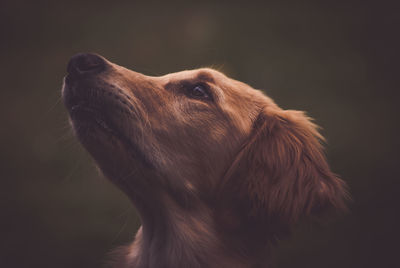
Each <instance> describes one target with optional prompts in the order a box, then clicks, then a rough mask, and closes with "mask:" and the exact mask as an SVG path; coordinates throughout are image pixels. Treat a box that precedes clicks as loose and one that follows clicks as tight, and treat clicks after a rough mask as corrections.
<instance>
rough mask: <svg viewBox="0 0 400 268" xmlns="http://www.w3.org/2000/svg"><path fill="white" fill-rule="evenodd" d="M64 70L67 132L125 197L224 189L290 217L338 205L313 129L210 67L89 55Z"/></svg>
mask: <svg viewBox="0 0 400 268" xmlns="http://www.w3.org/2000/svg"><path fill="white" fill-rule="evenodd" d="M68 73H69V74H68V76H67V77H66V79H65V85H64V88H63V98H64V102H65V105H66V107H67V109H68V111H69V114H70V117H71V121H72V125H73V128H74V130H75V132H76V134H77V136H78V137H79V139H80V141H81V142H82V144H83V145H84V146H85V147H86V149H87V150H88V151H89V152H90V153H91V155H92V156H93V157H94V158H95V160H96V161H97V163H98V164H99V166H100V168H101V169H102V171H103V172H104V173H105V174H106V176H108V177H109V178H110V179H112V180H113V181H114V182H115V183H116V184H117V185H119V187H121V188H122V189H123V190H124V191H126V192H127V193H128V195H140V194H143V195H144V193H143V191H144V192H146V194H149V191H150V190H149V189H153V190H154V189H157V191H158V192H164V193H170V194H171V195H174V196H180V195H182V196H184V197H185V196H186V195H191V194H192V195H197V196H210V195H213V194H215V193H217V192H218V193H221V189H222V188H224V187H225V185H229V187H227V188H229V189H234V190H233V191H235V193H234V195H237V196H238V198H239V199H241V200H242V199H243V200H246V202H248V203H249V204H250V205H249V206H250V207H251V208H254V210H257V211H258V210H260V207H262V208H261V210H263V211H265V210H268V211H273V212H274V213H275V212H276V210H277V209H281V210H282V213H284V214H296V216H293V217H296V218H297V217H298V215H297V214H301V213H302V212H303V211H304V210H307V211H311V210H313V208H314V207H316V206H323V205H325V203H327V202H329V203H330V204H334V203H335V202H339V201H336V200H339V199H337V198H336V197H335V195H336V194H339V191H342V192H343V189H342V188H343V185H342V183H341V181H339V179H337V178H336V177H334V176H333V175H332V174H331V173H330V171H329V168H328V166H327V164H326V162H325V159H324V156H323V154H322V152H321V146H320V144H319V142H318V139H319V138H321V137H320V136H319V134H318V132H317V131H316V130H315V126H314V125H313V124H312V123H310V121H309V120H308V119H307V118H306V117H305V116H304V115H303V114H301V113H298V112H295V111H283V110H281V109H280V108H279V107H277V106H276V105H275V104H274V102H273V101H272V100H271V99H269V98H268V97H267V96H265V95H263V94H262V93H261V92H259V91H257V90H254V89H253V88H251V87H250V86H248V85H246V84H244V83H241V82H238V81H235V80H233V79H230V78H228V77H226V76H225V75H223V74H222V73H220V72H218V71H215V70H212V69H198V70H192V71H183V72H178V73H172V74H168V75H165V76H161V77H150V76H145V75H143V74H140V73H136V72H134V71H131V70H128V69H126V68H123V67H121V66H118V65H116V64H113V63H111V62H109V61H107V60H105V59H104V58H102V57H99V56H97V55H92V54H80V55H77V56H75V57H73V58H72V59H71V61H70V63H69V66H68ZM281 183H284V184H286V186H280V184H281ZM282 187H283V188H282ZM285 187H286V188H285ZM302 187H305V188H306V189H304V193H303V192H302V191H303V190H302V189H301V188H302ZM217 188H221V189H219V190H217V191H216V189H217ZM339 188H340V189H339ZM138 189H140V190H138ZM283 191H285V192H283ZM139 192H141V193H139ZM305 192H307V193H305ZM222 195H223V193H222ZM289 195H293V197H290V196H289ZM292 199H293V200H292ZM295 199H299V200H300V201H299V200H295ZM284 202H289V203H291V204H289V205H288V204H283V203H284ZM316 202H317V203H318V204H316ZM294 203H296V204H295V205H294ZM298 203H299V204H298ZM322 203H324V204H322ZM274 204H277V206H275V205H274ZM334 205H335V204H334ZM289 207H290V208H289ZM286 216H287V217H289V218H290V217H292V215H286ZM286 216H285V217H286Z"/></svg>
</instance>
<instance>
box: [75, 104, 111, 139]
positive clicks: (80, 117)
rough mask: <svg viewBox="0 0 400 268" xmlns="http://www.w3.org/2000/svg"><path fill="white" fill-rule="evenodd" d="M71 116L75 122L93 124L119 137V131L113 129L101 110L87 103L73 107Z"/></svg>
mask: <svg viewBox="0 0 400 268" xmlns="http://www.w3.org/2000/svg"><path fill="white" fill-rule="evenodd" d="M69 110H70V115H71V119H72V120H74V121H85V122H86V123H87V122H89V123H90V122H93V123H95V124H96V125H97V126H99V127H100V128H101V129H103V130H105V131H107V132H109V133H111V134H113V135H115V136H119V135H118V133H117V131H116V130H115V129H114V127H112V125H111V123H110V120H108V118H107V117H106V116H105V115H104V113H102V112H101V109H99V108H95V107H92V106H89V105H88V104H87V103H84V102H80V103H78V104H73V105H72V106H71V108H70V109H69Z"/></svg>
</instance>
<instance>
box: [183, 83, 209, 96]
mask: <svg viewBox="0 0 400 268" xmlns="http://www.w3.org/2000/svg"><path fill="white" fill-rule="evenodd" d="M188 93H189V95H190V96H191V97H194V98H201V99H209V98H210V95H209V94H208V91H207V89H206V87H205V86H203V85H195V86H192V87H191V88H190V89H189V92H188Z"/></svg>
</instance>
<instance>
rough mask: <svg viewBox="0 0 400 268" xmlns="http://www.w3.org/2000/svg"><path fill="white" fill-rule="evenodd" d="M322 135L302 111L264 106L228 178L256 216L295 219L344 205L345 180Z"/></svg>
mask: <svg viewBox="0 0 400 268" xmlns="http://www.w3.org/2000/svg"><path fill="white" fill-rule="evenodd" d="M322 141H323V137H322V136H321V135H320V134H319V132H318V130H317V126H316V125H315V124H314V123H312V122H311V120H310V118H308V117H307V116H305V115H304V113H303V112H300V111H292V110H280V109H279V110H278V109H276V108H271V109H268V108H264V109H263V111H262V112H261V113H260V114H259V116H258V118H257V119H256V120H255V122H254V125H253V130H252V133H251V135H250V137H249V140H248V142H247V143H246V144H245V145H244V146H243V148H242V150H241V151H240V152H239V154H238V155H237V157H236V159H235V161H234V163H233V164H232V166H231V167H230V169H229V170H228V171H227V173H226V174H225V178H224V179H225V180H224V181H225V183H224V184H225V185H226V184H231V186H230V188H231V189H234V191H235V195H236V198H239V199H240V200H242V201H243V202H245V203H247V204H248V208H249V209H250V212H249V213H250V215H252V216H254V217H265V218H270V219H271V218H274V219H280V220H283V221H284V222H286V223H293V222H296V221H297V220H298V219H299V218H300V217H302V216H307V215H318V214H320V213H322V212H324V211H326V210H328V209H329V208H335V209H339V210H342V209H345V207H346V206H345V199H346V196H347V191H346V185H345V183H344V182H343V181H342V180H341V179H339V178H338V177H337V176H336V175H334V174H333V173H332V172H331V171H330V168H329V166H328V164H327V161H326V159H325V155H324V152H323V147H322V145H321V142H322ZM232 187H233V188H232Z"/></svg>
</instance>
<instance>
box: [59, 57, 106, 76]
mask: <svg viewBox="0 0 400 268" xmlns="http://www.w3.org/2000/svg"><path fill="white" fill-rule="evenodd" d="M105 67H106V62H105V60H104V59H103V58H102V57H100V56H98V55H96V54H91V53H80V54H76V55H75V56H73V57H72V58H71V59H70V60H69V63H68V67H67V72H68V73H69V74H70V75H78V76H80V75H90V74H97V73H100V72H102V71H103V70H104V69H105Z"/></svg>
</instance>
